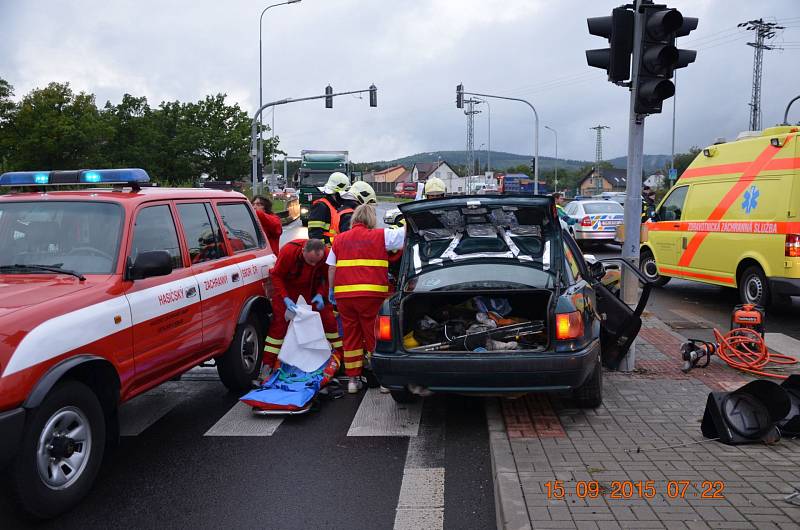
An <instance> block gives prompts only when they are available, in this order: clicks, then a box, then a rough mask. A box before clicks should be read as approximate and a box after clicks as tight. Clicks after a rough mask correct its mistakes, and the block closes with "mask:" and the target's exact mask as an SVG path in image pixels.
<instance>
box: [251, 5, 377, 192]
mask: <svg viewBox="0 0 800 530" xmlns="http://www.w3.org/2000/svg"><path fill="white" fill-rule="evenodd" d="M294 1H295V2H299V1H300V0H294ZM279 5H280V4H279ZM329 87H330V85H329ZM364 92H368V93H369V106H370V107H377V106H378V89H377V88H376V87H375V85H371V86H370V87H369V88H367V89H364V90H351V91H349V92H338V93H336V94H334V93H332V91H331V93H326V94H322V95H321V96H310V97H306V98H297V99H295V98H284V99H279V100H277V101H272V102H269V103H264V104H263V105H261V106H260V107H258V110H256V112H255V113H254V114H253V123H252V127H251V131H250V146H251V148H252V150H251V151H250V155H251V156H252V158H253V167H252V179H253V191H254V192H255V189H256V177H257V174H258V152H257V147H258V133H259V131H258V123H259V120H260V119H261V116H262V114H263V113H264V110H265V109H268V108H271V107H276V106H278V105H286V104H288V103H299V102H300V101H311V100H312V99H325V100H328V99H329V98H330V99H332V98H334V97H336V96H347V95H350V94H363V93H364Z"/></svg>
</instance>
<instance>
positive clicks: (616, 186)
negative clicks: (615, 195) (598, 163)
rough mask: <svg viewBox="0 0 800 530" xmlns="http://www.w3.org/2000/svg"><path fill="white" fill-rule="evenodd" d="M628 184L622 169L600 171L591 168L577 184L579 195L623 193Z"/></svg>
mask: <svg viewBox="0 0 800 530" xmlns="http://www.w3.org/2000/svg"><path fill="white" fill-rule="evenodd" d="M627 183H628V179H627V177H626V171H625V170H624V169H617V168H612V169H601V170H600V171H597V170H595V168H592V169H591V170H590V171H589V172H588V173H586V175H584V177H583V178H582V179H581V180H580V182H578V190H579V194H580V195H589V196H591V195H599V194H600V193H603V192H604V191H625V186H626V185H627Z"/></svg>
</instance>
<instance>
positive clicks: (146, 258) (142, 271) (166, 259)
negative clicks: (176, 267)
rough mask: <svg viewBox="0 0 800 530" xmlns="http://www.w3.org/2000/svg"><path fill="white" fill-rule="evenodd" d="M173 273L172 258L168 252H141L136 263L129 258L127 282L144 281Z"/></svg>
mask: <svg viewBox="0 0 800 530" xmlns="http://www.w3.org/2000/svg"><path fill="white" fill-rule="evenodd" d="M171 272H172V256H170V255H169V252H167V251H166V250H150V251H147V252H140V253H139V255H138V256H136V261H133V262H131V259H130V258H128V266H127V267H126V274H125V276H126V278H125V279H126V280H143V279H145V278H152V277H153V276H166V275H167V274H169V273H171Z"/></svg>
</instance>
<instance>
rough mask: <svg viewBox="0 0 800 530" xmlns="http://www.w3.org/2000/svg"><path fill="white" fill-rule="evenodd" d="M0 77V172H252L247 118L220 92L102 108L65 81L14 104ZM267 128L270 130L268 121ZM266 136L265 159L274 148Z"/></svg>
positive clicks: (187, 176) (167, 175)
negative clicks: (120, 169) (191, 99)
mask: <svg viewBox="0 0 800 530" xmlns="http://www.w3.org/2000/svg"><path fill="white" fill-rule="evenodd" d="M13 98H14V88H13V87H12V86H11V85H10V84H9V83H8V82H7V81H5V80H4V79H1V78H0V171H24V170H54V169H86V168H104V167H141V168H143V169H145V170H147V172H148V173H149V174H150V176H151V177H152V178H154V179H156V180H158V181H160V182H164V183H167V184H181V183H186V182H194V181H196V180H197V178H198V177H199V176H200V175H201V174H203V173H207V174H208V175H209V177H210V178H212V179H238V178H240V177H244V176H248V175H249V174H250V168H251V159H250V131H251V119H250V117H248V115H247V112H245V111H244V110H242V109H241V108H240V107H239V105H238V104H229V103H228V102H226V98H227V96H226V95H225V94H216V95H209V96H206V97H205V98H204V99H202V100H200V101H197V102H189V103H182V102H180V101H163V102H161V103H160V104H159V105H158V106H157V107H152V106H151V105H150V104H149V103H148V101H147V98H145V97H136V96H132V95H130V94H125V95H124V96H123V97H122V101H120V102H119V104H117V105H114V104H112V103H111V102H106V104H105V105H104V106H103V107H102V108H101V107H98V106H97V103H96V98H95V95H94V94H88V93H86V92H78V93H76V92H75V91H73V90H72V89H71V88H70V86H69V83H50V84H49V85H47V86H46V87H44V88H37V89H34V90H31V91H30V92H29V93H28V94H26V95H25V96H23V97H22V98H21V99H20V100H19V101H18V102H17V101H14V99H13ZM264 130H265V131H267V130H269V128H268V127H267V126H266V125H265V126H264ZM267 136H268V135H265V139H264V160H265V162H268V161H269V160H270V157H271V156H272V153H273V152H275V153H279V151H277V146H278V143H279V138H278V137H277V136H276V137H275V139H274V141H273V140H272V139H270V138H268V137H267Z"/></svg>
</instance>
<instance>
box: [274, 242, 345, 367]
mask: <svg viewBox="0 0 800 530" xmlns="http://www.w3.org/2000/svg"><path fill="white" fill-rule="evenodd" d="M327 255H328V249H326V248H325V243H323V242H322V241H321V240H319V239H295V240H294V241H290V242H289V243H286V244H285V245H283V248H281V251H280V253H279V254H278V261H277V262H276V263H275V267H274V268H273V269H272V271H271V273H270V277H271V278H272V300H271V301H272V321H271V322H270V324H269V331H268V332H267V340H266V342H265V343H264V366H265V367H267V368H272V367H274V366H275V365H276V360H277V357H278V353H279V352H280V350H281V345H282V344H283V339H284V338H285V337H286V331H287V330H288V329H289V323H288V320H287V318H286V317H287V316H289V317H291V316H292V313H294V309H295V308H296V305H297V299H298V297H299V296H300V295H302V296H303V298H305V300H306V303H308V304H311V306H312V307H313V308H314V310H315V311H318V312H319V314H320V316H321V317H322V326H323V327H324V328H325V337H326V338H327V339H328V342H330V343H331V346H332V347H333V349H334V351H335V352H336V354H337V356H338V357H339V360H340V362H341V355H342V338H341V337H340V336H339V328H338V326H337V324H336V317H334V316H333V307H332V306H331V305H330V304H327V303H326V302H325V294H326V293H327V291H328V278H327V276H328V265H326V263H325V258H326V256H327Z"/></svg>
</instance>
